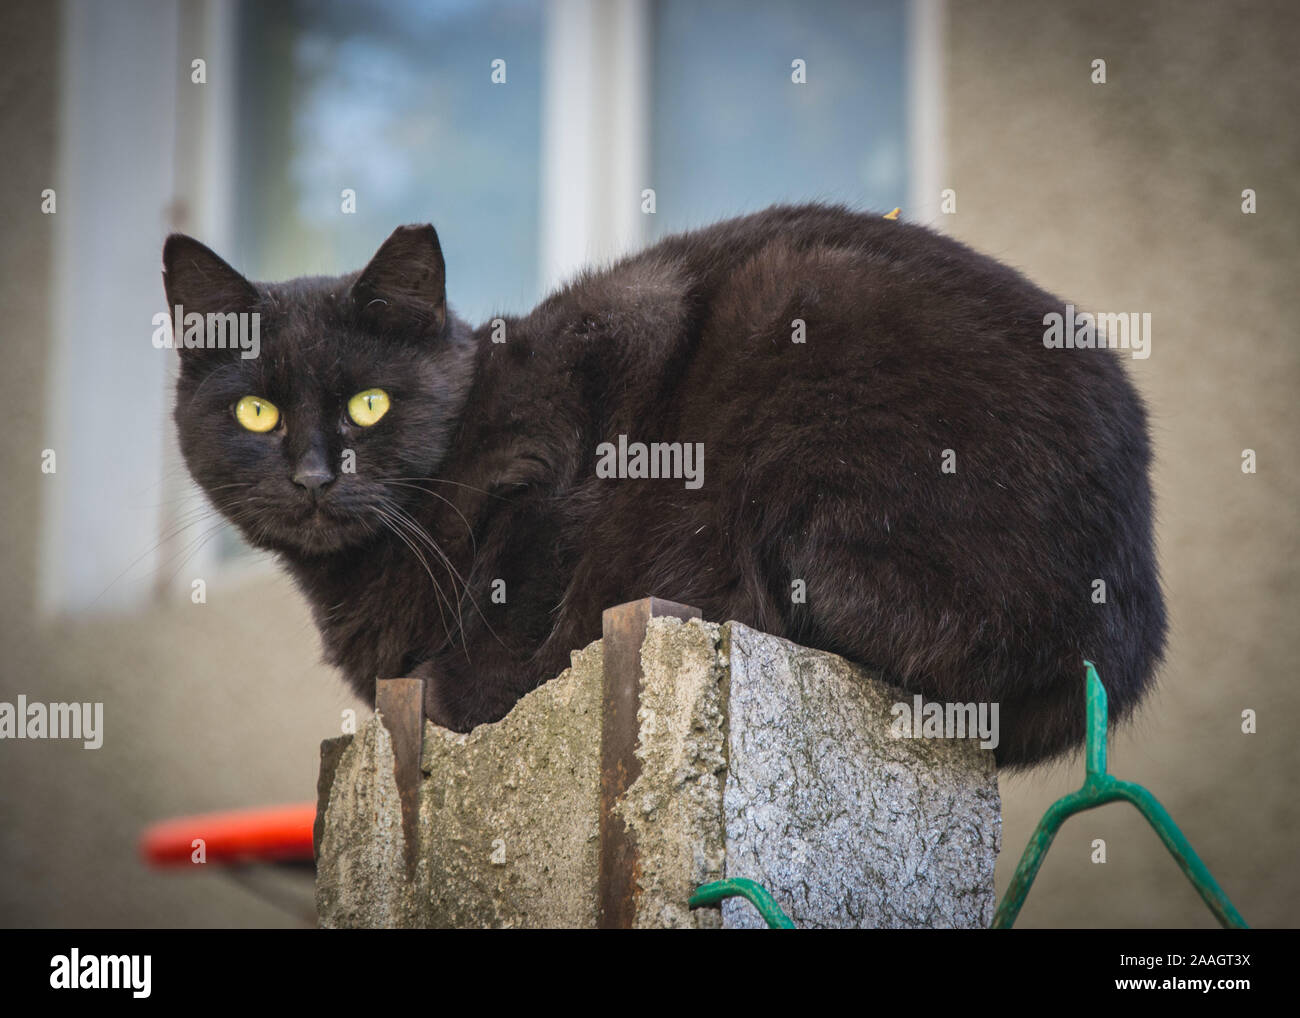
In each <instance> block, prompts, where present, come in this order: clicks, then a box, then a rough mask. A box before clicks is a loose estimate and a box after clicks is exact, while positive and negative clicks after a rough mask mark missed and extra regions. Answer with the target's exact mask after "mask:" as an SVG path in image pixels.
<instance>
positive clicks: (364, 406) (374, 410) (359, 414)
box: [348, 389, 388, 428]
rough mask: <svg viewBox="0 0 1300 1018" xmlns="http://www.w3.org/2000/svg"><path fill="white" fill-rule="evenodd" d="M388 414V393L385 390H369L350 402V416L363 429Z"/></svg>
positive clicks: (358, 394) (360, 393)
mask: <svg viewBox="0 0 1300 1018" xmlns="http://www.w3.org/2000/svg"><path fill="white" fill-rule="evenodd" d="M386 413H388V393H386V392H384V390H383V389H367V390H366V391H365V392H359V393H357V394H356V395H355V396H353V397H352V398H351V399H350V400H348V416H349V417H351V418H352V420H353V421H355V422H356V423H357V424H359V425H361V427H363V428H368V427H370V425H372V424H374V423H375V422H376V421H378V420H379V418H381V417H383V416H384V414H386Z"/></svg>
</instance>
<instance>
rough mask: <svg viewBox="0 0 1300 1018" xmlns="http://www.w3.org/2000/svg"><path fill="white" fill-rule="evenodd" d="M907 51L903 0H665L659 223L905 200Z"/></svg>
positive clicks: (659, 75) (661, 8) (657, 60)
mask: <svg viewBox="0 0 1300 1018" xmlns="http://www.w3.org/2000/svg"><path fill="white" fill-rule="evenodd" d="M906 56H907V39H906V4H905V3H904V2H902V0H886V2H878V3H862V2H857V3H854V2H842V0H841V2H831V0H827V2H819V3H815V4H807V3H790V2H789V0H743V2H742V0H708V2H704V3H701V2H693V0H661V2H660V3H658V4H656V6H655V45H654V85H653V101H654V115H653V117H654V119H653V145H652V153H653V157H652V158H653V168H654V175H653V178H652V179H653V183H652V186H653V187H654V188H655V189H656V204H657V213H656V215H655V216H654V217H653V222H652V229H653V230H654V231H655V232H656V234H657V235H662V234H664V233H667V232H672V231H675V230H680V229H686V228H689V227H692V226H699V225H701V224H703V223H707V222H711V221H712V220H715V219H719V218H724V217H726V216H730V215H734V214H737V213H741V212H748V211H755V210H758V209H761V208H763V207H765V206H767V205H770V204H772V203H773V202H779V201H806V200H812V199H820V200H825V201H843V202H847V203H851V204H854V205H858V206H860V207H863V208H875V209H880V210H881V211H884V212H887V211H889V210H890V209H892V208H893V207H894V206H896V205H902V204H903V203H904V200H905V194H904V192H905V188H906V184H907V176H908V166H907V134H906V98H907V97H906V91H905V70H906ZM795 59H800V60H803V61H805V63H806V74H807V83H806V84H801V85H800V84H795V83H794V82H793V81H792V80H791V75H792V74H793V73H794V69H793V68H792V67H791V63H792V61H794V60H795Z"/></svg>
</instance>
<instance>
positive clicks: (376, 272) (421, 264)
mask: <svg viewBox="0 0 1300 1018" xmlns="http://www.w3.org/2000/svg"><path fill="white" fill-rule="evenodd" d="M446 280H447V267H446V264H445V263H444V262H443V260H442V248H441V247H440V246H439V245H438V233H437V231H436V230H434V228H433V227H432V226H430V225H429V224H427V223H426V224H424V225H423V226H399V227H398V228H397V229H396V230H394V231H393V233H392V236H390V237H389V238H388V239H387V240H386V241H384V243H383V246H382V247H380V249H379V251H378V252H377V253H376V254H375V256H374V257H373V258H371V259H370V264H369V265H367V266H366V267H365V268H364V269H363V270H362V272H361V275H360V276H359V277H358V278H357V281H356V282H355V283H353V284H352V300H353V301H354V303H355V304H356V307H357V310H358V312H359V314H360V315H361V316H362V317H363V319H364V320H365V321H366V322H367V324H369V325H371V326H373V327H375V328H377V329H378V330H379V331H383V332H390V331H391V332H400V333H404V334H407V335H415V336H418V337H419V338H422V339H436V338H437V337H439V336H441V335H442V332H443V328H444V326H445V325H446V324H447V290H446Z"/></svg>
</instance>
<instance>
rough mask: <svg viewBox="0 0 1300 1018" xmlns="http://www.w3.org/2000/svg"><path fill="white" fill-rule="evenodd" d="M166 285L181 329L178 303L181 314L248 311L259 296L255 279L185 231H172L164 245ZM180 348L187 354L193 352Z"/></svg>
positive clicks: (171, 310)
mask: <svg viewBox="0 0 1300 1018" xmlns="http://www.w3.org/2000/svg"><path fill="white" fill-rule="evenodd" d="M163 288H164V289H165V290H166V291H167V313H168V314H169V315H171V316H172V319H173V322H172V324H173V326H174V327H176V328H178V329H179V328H180V327H181V323H180V322H177V321H175V317H176V314H177V310H176V309H177V308H178V307H179V308H180V309H181V311H180V313H181V314H182V315H189V314H191V313H198V314H201V315H205V316H206V315H211V314H223V315H224V314H230V313H232V312H233V313H235V314H245V313H248V312H251V311H252V310H253V309H254V307H255V306H256V304H257V299H258V297H257V291H256V290H255V289H254V288H253V284H252V283H250V282H249V281H248V280H247V279H245V278H244V277H243V276H241V275H240V274H239V273H238V272H236V271H235V270H234V269H232V268H231V267H230V266H229V265H227V264H226V263H225V262H224V261H223V260H222V259H221V257H220V256H219V255H217V254H216V252H214V251H213V250H212V249H211V248H209V247H207V246H206V245H203V244H200V243H199V242H198V241H197V240H195V239H194V238H193V237H187V236H186V235H185V234H183V233H173V234H172V235H171V236H170V237H168V238H167V242H166V243H165V244H164V245H163ZM177 345H178V346H180V344H177ZM181 350H182V353H183V354H186V355H188V354H190V353H192V352H194V351H192V350H187V349H184V348H183V347H182V348H181Z"/></svg>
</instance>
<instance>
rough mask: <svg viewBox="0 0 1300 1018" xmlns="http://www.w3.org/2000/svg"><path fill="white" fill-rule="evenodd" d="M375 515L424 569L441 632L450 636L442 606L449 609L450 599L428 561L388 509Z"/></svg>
mask: <svg viewBox="0 0 1300 1018" xmlns="http://www.w3.org/2000/svg"><path fill="white" fill-rule="evenodd" d="M375 514H376V515H377V516H378V517H379V520H380V522H381V523H383V525H384V526H385V527H386V528H387V529H388V530H390V531H391V532H392V533H393V534H394V535H395V536H396V537H397V538H398V540H400V541H401V542H402V543H403V544H405V545H406V547H407V548H408V549H409V550H410V552H411V554H412V555H414V556H415V557H416V559H417V560H418V561H419V563H420V565H421V566H423V567H424V571H425V572H426V573H427V574H428V576H429V582H431V583H432V584H433V592H434V597H435V598H436V602H435V603H436V604H437V606H438V618H439V620H440V621H441V622H442V628H443V631H444V632H446V633H448V634H450V632H451V629H450V627H449V626H448V625H447V616H446V614H445V613H444V612H443V604H444V603H445V604H446V605H447V607H448V609H450V608H451V602H450V599H449V598H447V597H446V595H445V594H444V593H443V590H442V586H441V585H440V584H439V583H438V580H437V578H436V577H435V576H434V575H433V570H432V569H431V568H430V567H429V563H428V560H427V559H425V557H424V555H423V554H422V553H421V552H420V549H419V548H418V547H417V546H416V544H415V543H414V542H413V541H412V540H411V538H410V537H408V536H407V535H406V534H404V533H403V532H402V531H401V529H399V527H398V523H397V521H396V517H394V516H391V515H390V512H389V510H388V509H386V508H385V507H383V506H376V507H375ZM448 639H450V636H449V637H448Z"/></svg>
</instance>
